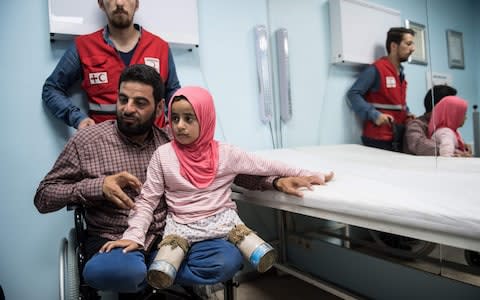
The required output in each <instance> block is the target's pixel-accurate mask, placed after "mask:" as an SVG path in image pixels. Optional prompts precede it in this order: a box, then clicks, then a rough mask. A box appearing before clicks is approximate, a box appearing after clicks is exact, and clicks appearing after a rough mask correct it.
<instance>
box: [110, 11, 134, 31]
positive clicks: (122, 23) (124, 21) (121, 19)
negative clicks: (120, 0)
mask: <svg viewBox="0 0 480 300" xmlns="http://www.w3.org/2000/svg"><path fill="white" fill-rule="evenodd" d="M108 20H109V22H110V24H111V25H112V26H113V27H115V28H117V29H125V28H128V27H130V25H132V22H133V18H129V16H128V13H126V12H125V11H123V10H121V9H120V10H116V11H114V12H113V13H112V15H111V16H109V17H108Z"/></svg>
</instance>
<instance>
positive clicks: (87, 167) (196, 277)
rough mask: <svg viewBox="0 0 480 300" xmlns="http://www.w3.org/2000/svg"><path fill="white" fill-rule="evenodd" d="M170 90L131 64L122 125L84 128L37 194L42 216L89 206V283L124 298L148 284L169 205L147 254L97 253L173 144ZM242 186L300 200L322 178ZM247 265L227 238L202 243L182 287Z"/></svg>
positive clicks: (249, 180) (149, 238)
mask: <svg viewBox="0 0 480 300" xmlns="http://www.w3.org/2000/svg"><path fill="white" fill-rule="evenodd" d="M164 92H165V91H164V85H163V82H162V80H161V78H160V76H159V74H158V73H157V72H156V70H155V69H154V68H152V67H148V66H146V65H133V66H130V67H127V68H126V69H125V70H124V71H123V72H122V74H121V75H120V80H119V91H118V100H117V104H116V114H117V118H116V120H110V121H105V122H103V123H99V124H96V125H94V126H89V127H87V128H84V129H81V130H79V131H78V132H77V133H76V134H75V135H74V136H73V137H72V138H71V139H70V140H69V141H68V142H67V144H66V146H65V148H64V149H63V151H62V153H61V154H60V156H59V157H58V159H57V161H56V162H55V164H54V166H53V168H52V169H51V170H50V172H49V173H48V174H47V175H46V177H45V178H44V179H43V180H42V181H41V183H40V185H39V187H38V189H37V192H36V194H35V199H34V203H35V206H36V207H37V209H38V211H39V212H41V213H48V212H53V211H57V210H59V209H62V208H63V207H66V206H67V205H77V206H83V207H84V209H85V222H86V227H87V228H86V232H87V234H86V241H85V250H86V254H87V257H86V264H85V266H84V269H83V279H84V281H85V282H86V283H87V284H88V285H89V286H91V287H93V288H95V289H98V290H110V291H115V292H118V293H120V295H119V299H135V298H136V297H137V293H141V292H142V291H143V290H144V289H145V287H146V280H145V278H146V274H147V268H148V266H149V264H150V262H151V261H152V259H153V257H154V254H155V252H156V250H157V243H156V242H157V241H159V240H160V239H161V236H162V234H163V228H164V225H165V216H166V207H165V203H164V202H163V203H161V204H160V205H159V206H158V207H157V208H156V209H155V211H154V212H153V222H152V225H151V226H150V228H149V230H148V232H147V234H146V240H145V247H144V249H143V250H142V251H132V252H128V253H124V252H123V251H122V249H121V248H117V249H115V250H114V251H110V252H108V253H98V250H99V249H100V247H101V246H102V245H103V244H105V242H107V241H111V240H117V239H120V238H121V236H122V233H123V232H124V231H125V229H127V227H128V224H127V218H128V214H129V210H130V209H131V208H132V207H133V206H134V202H133V199H135V196H137V195H138V192H139V190H140V188H141V185H142V183H143V182H144V181H145V178H146V169H147V166H148V164H149V162H150V158H151V157H152V155H153V153H154V151H155V150H156V149H157V147H158V146H160V145H162V144H165V143H168V142H169V141H170V137H169V135H168V133H167V131H166V130H164V129H159V128H157V127H156V126H155V125H154V120H155V119H156V117H157V116H158V115H159V114H162V113H163V112H164V99H163V97H164V96H163V95H164ZM235 183H236V184H238V185H240V186H243V187H245V188H248V189H257V190H263V189H272V188H275V189H277V190H279V191H282V192H285V193H288V194H292V195H297V196H300V195H301V194H300V192H299V191H297V188H299V187H307V188H311V185H312V184H319V183H321V181H320V179H319V178H316V177H285V178H275V177H273V178H272V177H258V176H247V175H239V176H238V177H237V179H236V180H235ZM242 261H243V258H242V256H241V254H240V252H239V251H238V249H237V248H236V247H235V246H234V245H233V244H231V243H230V242H228V241H226V240H223V239H216V240H208V241H203V242H198V243H196V244H194V245H192V247H191V249H190V250H189V252H188V253H187V256H186V258H185V261H184V263H183V264H182V266H181V267H180V269H179V270H178V273H177V277H176V281H175V283H177V284H181V285H187V286H188V285H197V284H205V285H209V284H215V283H218V282H223V281H226V280H228V279H230V278H232V277H233V275H234V274H235V273H236V272H237V271H238V270H239V268H240V266H241V264H242Z"/></svg>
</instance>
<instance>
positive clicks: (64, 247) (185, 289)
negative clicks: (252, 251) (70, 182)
mask: <svg viewBox="0 0 480 300" xmlns="http://www.w3.org/2000/svg"><path fill="white" fill-rule="evenodd" d="M67 210H73V211H74V222H75V225H74V228H72V229H70V231H69V233H68V238H63V239H62V241H61V242H60V253H59V277H60V278H59V282H60V298H59V299H60V300H99V299H100V296H99V295H98V293H97V290H96V289H94V288H92V287H90V286H88V285H87V284H86V283H85V282H84V280H83V277H82V273H83V268H84V266H85V263H86V262H87V260H86V251H85V241H86V223H85V210H84V208H83V207H81V206H68V207H67ZM238 285H239V283H238V282H236V281H234V280H233V279H230V280H227V281H226V282H223V294H224V299H225V300H234V289H235V288H236V287H238ZM159 295H162V296H164V298H165V299H185V300H187V299H191V300H201V299H202V297H200V296H198V295H197V294H196V293H195V292H194V289H193V287H189V286H181V287H180V288H168V289H161V290H160V289H155V288H152V287H150V286H149V287H147V293H145V294H144V295H143V296H139V300H148V299H152V300H153V299H157V298H158V297H157V296H159Z"/></svg>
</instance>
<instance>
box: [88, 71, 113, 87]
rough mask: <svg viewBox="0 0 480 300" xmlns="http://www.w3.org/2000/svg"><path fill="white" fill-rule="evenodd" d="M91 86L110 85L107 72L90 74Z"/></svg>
mask: <svg viewBox="0 0 480 300" xmlns="http://www.w3.org/2000/svg"><path fill="white" fill-rule="evenodd" d="M88 78H89V79H90V84H92V85H94V84H105V83H108V76H107V72H98V73H88Z"/></svg>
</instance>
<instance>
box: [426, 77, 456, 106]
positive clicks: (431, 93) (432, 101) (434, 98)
mask: <svg viewBox="0 0 480 300" xmlns="http://www.w3.org/2000/svg"><path fill="white" fill-rule="evenodd" d="M456 94H457V90H456V89H455V88H453V87H451V86H448V85H444V84H442V85H435V86H433V88H431V89H429V90H428V92H427V94H426V95H425V99H423V105H425V112H426V113H429V112H431V111H432V109H433V107H434V106H435V105H437V103H438V102H440V100H442V99H443V98H444V97H447V96H455V95H456Z"/></svg>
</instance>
